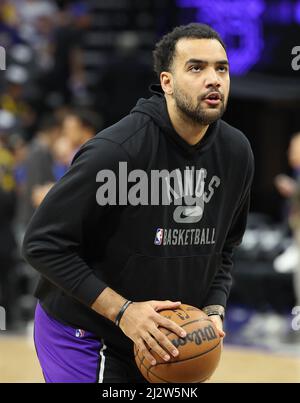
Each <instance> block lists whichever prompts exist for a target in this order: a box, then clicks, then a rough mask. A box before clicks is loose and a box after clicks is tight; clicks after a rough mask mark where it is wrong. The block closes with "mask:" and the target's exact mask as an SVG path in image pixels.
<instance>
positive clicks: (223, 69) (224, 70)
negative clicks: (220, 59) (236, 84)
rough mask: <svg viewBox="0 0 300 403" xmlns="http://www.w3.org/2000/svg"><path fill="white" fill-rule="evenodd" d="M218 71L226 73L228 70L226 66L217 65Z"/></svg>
mask: <svg viewBox="0 0 300 403" xmlns="http://www.w3.org/2000/svg"><path fill="white" fill-rule="evenodd" d="M218 71H220V72H221V73H226V71H228V67H227V66H219V67H218Z"/></svg>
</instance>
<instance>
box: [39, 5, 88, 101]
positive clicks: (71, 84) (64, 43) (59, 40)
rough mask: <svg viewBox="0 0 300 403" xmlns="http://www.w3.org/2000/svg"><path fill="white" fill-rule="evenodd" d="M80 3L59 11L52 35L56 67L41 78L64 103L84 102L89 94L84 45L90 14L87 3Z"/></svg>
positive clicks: (42, 82)
mask: <svg viewBox="0 0 300 403" xmlns="http://www.w3.org/2000/svg"><path fill="white" fill-rule="evenodd" d="M77 3H78V2H76V4H73V5H71V6H65V7H63V8H62V9H61V10H60V12H59V13H58V14H57V18H56V25H55V29H54V30H53V32H52V38H51V39H52V54H51V56H52V59H53V60H52V62H53V67H52V69H51V71H49V74H47V75H44V76H43V77H41V79H40V85H41V86H42V87H43V88H44V89H45V91H47V92H48V93H51V94H52V97H51V98H50V99H53V94H57V95H59V96H60V100H59V102H60V104H66V103H70V102H71V101H74V102H75V103H81V104H82V103H83V102H85V101H86V98H87V94H86V78H85V71H84V66H83V56H82V50H81V49H82V44H83V35H84V32H85V30H86V29H87V28H88V27H89V25H90V17H89V14H88V6H87V4H85V3H83V4H82V5H81V6H80V4H77ZM56 106H58V105H56Z"/></svg>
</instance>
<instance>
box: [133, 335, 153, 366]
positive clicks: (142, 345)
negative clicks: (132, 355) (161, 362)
mask: <svg viewBox="0 0 300 403" xmlns="http://www.w3.org/2000/svg"><path fill="white" fill-rule="evenodd" d="M136 346H137V349H138V351H139V352H140V353H141V354H142V355H143V356H144V357H145V358H146V360H147V361H148V362H150V363H151V364H152V365H155V364H156V359H155V358H154V357H153V355H152V354H151V353H150V352H149V350H148V348H147V347H146V345H145V343H144V341H143V340H142V339H140V340H139V341H137V342H136Z"/></svg>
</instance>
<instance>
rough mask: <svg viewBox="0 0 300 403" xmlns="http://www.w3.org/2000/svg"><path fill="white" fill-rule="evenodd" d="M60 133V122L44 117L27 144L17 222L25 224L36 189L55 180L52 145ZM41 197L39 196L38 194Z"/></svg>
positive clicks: (34, 198) (30, 212)
mask: <svg viewBox="0 0 300 403" xmlns="http://www.w3.org/2000/svg"><path fill="white" fill-rule="evenodd" d="M60 135H61V128H60V124H59V123H58V122H57V121H56V120H55V119H54V118H47V119H45V120H44V121H43V122H42V124H41V126H40V130H39V131H38V134H37V136H36V138H35V139H34V140H33V141H32V143H31V145H30V146H29V151H28V157H27V159H26V161H25V164H24V168H25V184H24V185H25V186H24V191H23V195H22V198H21V199H20V206H19V209H20V211H19V223H20V224H21V225H22V226H25V225H26V224H27V223H28V221H29V220H30V218H31V216H32V214H33V213H34V210H35V208H36V207H37V203H36V200H37V198H38V191H39V189H40V191H41V192H42V191H43V195H44V187H45V186H46V185H47V186H48V188H49V187H50V186H51V185H52V184H53V183H54V182H55V181H56V180H57V178H56V177H55V173H54V159H53V147H54V144H55V142H56V141H57V140H58V138H59V136H60ZM40 197H41V196H40Z"/></svg>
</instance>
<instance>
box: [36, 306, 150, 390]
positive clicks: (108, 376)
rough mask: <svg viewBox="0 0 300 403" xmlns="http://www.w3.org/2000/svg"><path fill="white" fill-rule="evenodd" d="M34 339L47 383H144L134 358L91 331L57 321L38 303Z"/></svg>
mask: <svg viewBox="0 0 300 403" xmlns="http://www.w3.org/2000/svg"><path fill="white" fill-rule="evenodd" d="M34 342H35V348H36V352H37V356H38V359H39V362H40V365H41V368H42V371H43V375H44V378H45V381H46V382H47V383H59V382H62V383H121V382H122V383H131V382H133V383H139V382H145V379H144V378H143V377H142V375H141V374H140V372H139V370H138V368H137V366H136V365H135V363H134V361H133V360H132V361H131V360H128V358H126V357H125V358H124V356H121V355H120V354H119V353H117V352H116V351H114V350H112V349H111V348H108V347H107V345H106V344H105V341H104V340H101V339H99V338H98V337H96V336H95V335H93V334H92V333H90V332H87V331H85V330H82V329H74V328H72V327H70V326H66V325H64V324H62V323H61V322H58V321H57V320H55V319H54V318H52V317H51V316H50V315H49V314H48V313H46V312H45V310H44V309H43V308H42V307H41V305H40V304H39V303H38V304H37V307H36V311H35V321H34Z"/></svg>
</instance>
